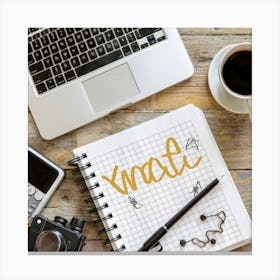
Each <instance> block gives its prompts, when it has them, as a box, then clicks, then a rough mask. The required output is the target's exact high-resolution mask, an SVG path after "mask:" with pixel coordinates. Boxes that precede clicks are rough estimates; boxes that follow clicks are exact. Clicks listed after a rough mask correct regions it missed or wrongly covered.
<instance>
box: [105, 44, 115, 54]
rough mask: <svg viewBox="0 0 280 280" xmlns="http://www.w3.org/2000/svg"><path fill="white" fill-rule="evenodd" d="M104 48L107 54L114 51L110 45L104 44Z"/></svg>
mask: <svg viewBox="0 0 280 280" xmlns="http://www.w3.org/2000/svg"><path fill="white" fill-rule="evenodd" d="M105 47H106V50H107V52H111V51H113V50H114V48H113V45H112V43H110V42H109V43H106V44H105Z"/></svg>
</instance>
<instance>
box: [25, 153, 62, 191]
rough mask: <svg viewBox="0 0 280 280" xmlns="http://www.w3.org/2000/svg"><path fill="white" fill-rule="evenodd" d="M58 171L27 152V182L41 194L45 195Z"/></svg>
mask: <svg viewBox="0 0 280 280" xmlns="http://www.w3.org/2000/svg"><path fill="white" fill-rule="evenodd" d="M57 177H58V171H57V170H56V169H54V168H53V167H52V166H50V165H48V164H47V163H46V162H45V161H43V160H42V159H40V158H38V157H37V156H36V155H34V154H33V153H32V152H30V151H28V182H29V183H30V184H32V185H33V186H34V187H35V188H37V189H39V190H40V191H41V192H43V193H47V192H48V190H49V189H50V187H51V186H52V184H53V183H54V181H55V180H56V178H57Z"/></svg>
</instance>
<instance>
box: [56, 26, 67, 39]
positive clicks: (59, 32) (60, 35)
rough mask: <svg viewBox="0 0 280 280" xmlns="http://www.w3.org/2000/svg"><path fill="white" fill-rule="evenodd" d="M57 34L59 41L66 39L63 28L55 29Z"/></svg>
mask: <svg viewBox="0 0 280 280" xmlns="http://www.w3.org/2000/svg"><path fill="white" fill-rule="evenodd" d="M57 34H58V37H59V38H60V39H62V38H64V37H66V32H65V30H64V28H59V29H57Z"/></svg>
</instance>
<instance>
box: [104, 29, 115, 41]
mask: <svg viewBox="0 0 280 280" xmlns="http://www.w3.org/2000/svg"><path fill="white" fill-rule="evenodd" d="M104 34H105V38H106V40H107V41H111V40H113V39H114V38H115V35H114V33H113V31H112V30H109V31H107V32H105V33H104Z"/></svg>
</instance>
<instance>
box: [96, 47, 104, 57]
mask: <svg viewBox="0 0 280 280" xmlns="http://www.w3.org/2000/svg"><path fill="white" fill-rule="evenodd" d="M97 53H98V55H99V56H102V55H104V54H105V49H104V47H103V46H99V47H98V48H97Z"/></svg>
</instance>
